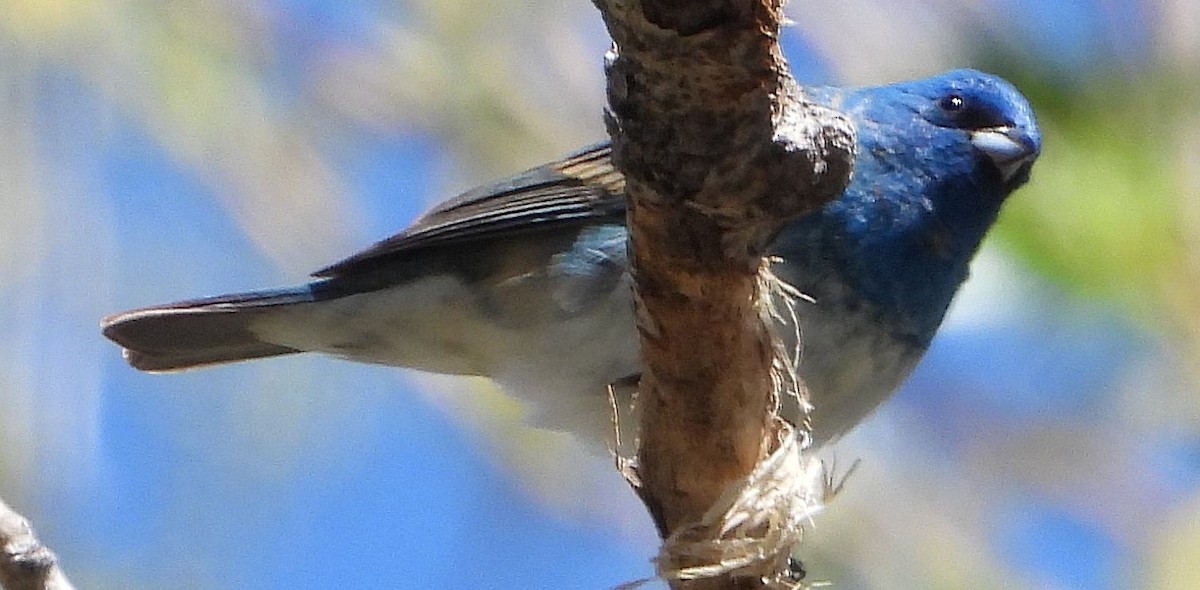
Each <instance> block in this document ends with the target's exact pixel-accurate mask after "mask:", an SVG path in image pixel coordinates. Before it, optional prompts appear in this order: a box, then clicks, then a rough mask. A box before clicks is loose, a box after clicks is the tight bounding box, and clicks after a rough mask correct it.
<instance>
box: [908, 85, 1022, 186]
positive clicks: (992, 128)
mask: <svg viewBox="0 0 1200 590" xmlns="http://www.w3.org/2000/svg"><path fill="white" fill-rule="evenodd" d="M898 89H900V90H902V91H903V92H905V93H907V94H909V95H910V96H911V98H912V99H913V100H912V101H910V102H909V104H910V105H911V106H913V107H915V108H916V110H917V114H918V115H919V116H920V117H921V118H922V119H924V120H925V121H928V122H929V123H931V124H933V125H935V126H937V127H940V128H944V129H948V130H959V131H962V132H964V133H966V135H967V137H968V138H969V140H970V143H971V145H972V146H973V147H974V149H975V150H977V151H978V153H980V154H982V155H983V156H985V157H986V158H987V160H989V161H990V162H991V164H992V165H993V166H994V167H995V170H996V172H997V173H999V175H1000V179H1001V182H1002V183H1003V184H1004V186H1005V189H1006V190H1007V191H1011V190H1013V189H1015V188H1017V187H1018V186H1020V185H1022V184H1024V183H1025V182H1026V181H1027V180H1029V171H1030V168H1031V167H1032V166H1033V162H1034V160H1036V159H1037V157H1038V154H1040V153H1041V151H1042V134H1041V131H1040V130H1039V129H1038V125H1037V121H1036V119H1035V118H1034V116H1033V108H1032V107H1031V106H1030V105H1029V101H1028V100H1026V99H1025V97H1024V96H1022V95H1021V93H1020V92H1018V91H1017V89H1016V88H1014V87H1013V85H1012V84H1009V83H1008V82H1007V81H1005V80H1003V79H1001V78H998V77H996V76H993V75H990V74H985V73H983V72H979V71H976V70H969V69H962V70H954V71H951V72H947V73H945V74H942V75H940V76H936V77H933V78H927V79H925V80H919V81H916V82H911V83H908V84H904V85H900V86H899V87H898Z"/></svg>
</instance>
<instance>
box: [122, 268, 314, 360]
mask: <svg viewBox="0 0 1200 590" xmlns="http://www.w3.org/2000/svg"><path fill="white" fill-rule="evenodd" d="M314 300H315V299H314V297H313V294H312V291H311V290H310V289H309V288H307V287H302V288H299V289H290V290H281V291H269V292H260V293H243V294H235V295H224V296H221V297H212V298H208V299H197V300H192V301H182V302H179V303H172V304H168V305H162V306H157V307H150V308H146V309H138V310H134V311H129V312H125V313H122V314H117V315H114V316H110V317H107V318H105V319H104V320H103V321H101V328H102V329H103V332H104V336H105V337H107V338H108V339H109V340H112V341H113V342H116V343H117V344H120V345H121V346H122V347H124V348H125V360H127V361H128V362H129V364H130V365H132V366H133V367H134V368H137V369H140V370H142V371H151V372H163V371H179V370H184V369H191V368H196V367H203V366H206V365H214V364H221V363H230V362H236V361H241V360H249V359H255V358H263V357H269V356H278V355H283V354H292V353H296V352H301V351H299V350H296V349H294V348H288V347H286V346H280V345H277V344H272V343H270V342H263V341H262V340H261V339H259V337H258V336H257V335H255V333H254V332H253V331H252V330H251V329H250V325H251V322H253V321H255V320H256V319H258V318H261V317H262V316H263V314H268V313H271V312H272V311H273V310H277V309H279V308H280V307H281V306H290V305H300V304H305V303H309V302H312V301H314Z"/></svg>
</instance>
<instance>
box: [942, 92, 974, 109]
mask: <svg viewBox="0 0 1200 590" xmlns="http://www.w3.org/2000/svg"><path fill="white" fill-rule="evenodd" d="M938 106H940V107H942V110H944V111H946V112H950V113H956V112H958V111H961V110H963V108H965V107H966V106H967V101H965V100H963V97H961V96H959V95H957V94H951V95H950V96H947V97H945V98H943V99H942V100H941V102H939V103H938Z"/></svg>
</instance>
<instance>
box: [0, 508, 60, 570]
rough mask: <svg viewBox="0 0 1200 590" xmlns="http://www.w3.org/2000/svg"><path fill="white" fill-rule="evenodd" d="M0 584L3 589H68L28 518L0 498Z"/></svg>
mask: <svg viewBox="0 0 1200 590" xmlns="http://www.w3.org/2000/svg"><path fill="white" fill-rule="evenodd" d="M0 587H3V588H5V589H6V590H72V588H73V586H71V582H69V581H67V577H66V575H64V574H63V572H62V570H61V569H59V567H58V558H56V557H55V556H54V552H53V551H51V550H50V548H48V547H46V546H44V545H42V544H41V543H39V542H38V540H37V537H35V536H34V534H33V527H31V526H30V525H29V521H28V520H25V518H24V517H22V516H21V515H20V514H17V513H16V512H14V511H13V509H12V508H9V506H8V504H5V503H4V500H0Z"/></svg>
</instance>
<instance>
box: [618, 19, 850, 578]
mask: <svg viewBox="0 0 1200 590" xmlns="http://www.w3.org/2000/svg"><path fill="white" fill-rule="evenodd" d="M594 1H595V4H596V6H597V7H598V8H599V9H600V11H601V13H602V15H603V17H604V21H605V24H606V25H607V27H608V30H609V34H610V35H611V36H612V39H613V43H614V46H613V49H612V50H611V51H610V53H609V54H608V56H607V60H606V70H607V75H608V101H609V110H608V112H607V113H606V123H607V126H608V130H609V134H610V135H611V136H612V140H613V154H614V160H615V162H616V165H617V167H618V168H619V169H620V170H621V171H622V172H623V173H624V174H625V178H626V194H627V198H628V200H629V213H628V221H629V227H630V244H631V246H630V247H631V260H632V269H633V275H634V281H635V297H634V299H635V305H636V306H637V317H638V322H639V325H638V328H639V331H640V334H641V346H642V358H643V372H642V382H641V386H640V392H639V395H638V405H639V407H640V413H641V416H642V417H641V424H640V427H639V432H640V447H639V451H638V457H637V462H636V465H635V467H634V470H635V471H636V482H635V485H636V486H638V491H639V494H640V495H641V496H642V499H643V501H644V502H645V503H646V506H647V508H648V509H649V511H650V513H651V515H652V517H653V518H654V521H655V523H656V525H657V527H658V530H659V533H660V535H661V536H662V537H663V538H664V539H669V538H670V537H671V536H672V535H674V534H677V533H679V532H680V531H683V530H694V529H695V528H696V524H697V523H700V522H702V521H703V520H704V519H705V516H706V514H709V513H710V512H711V511H712V509H713V508H714V507H716V506H718V501H719V500H720V499H721V498H722V495H728V494H727V493H728V492H729V490H731V489H732V488H734V487H736V486H738V485H739V484H743V483H744V482H745V481H746V478H747V477H748V476H749V475H750V474H751V473H752V471H753V470H754V469H755V467H756V465H759V464H760V463H761V462H763V461H764V460H765V459H766V458H767V457H768V455H770V454H771V453H772V452H773V451H775V450H776V448H777V447H778V446H779V442H780V441H781V440H782V439H781V437H780V433H779V428H780V422H779V421H778V420H776V419H774V413H773V412H774V409H775V407H776V405H777V402H778V399H779V398H778V396H779V395H782V394H783V392H781V391H778V390H777V389H778V387H779V386H780V384H781V383H782V382H783V380H782V379H779V376H778V375H777V374H776V373H774V372H773V368H778V367H779V366H780V364H778V363H779V362H780V361H779V360H777V359H776V355H775V351H776V346H775V345H774V342H773V340H772V336H771V334H770V332H769V331H768V329H767V324H766V323H765V321H764V320H765V313H764V311H763V310H764V309H765V299H764V297H765V296H766V294H765V293H764V285H765V284H766V282H765V281H764V280H762V275H761V271H762V270H763V269H764V268H765V264H766V263H765V262H764V260H763V254H764V252H765V249H766V247H767V245H768V244H769V243H770V241H771V239H772V238H773V237H774V236H775V235H776V234H777V233H778V232H779V231H780V230H781V229H782V228H783V226H784V225H785V224H786V223H788V222H789V221H791V220H793V219H795V218H796V217H798V216H800V215H803V214H805V213H807V212H810V211H812V210H814V209H815V208H817V207H820V206H821V205H823V204H824V203H826V202H828V201H829V200H831V199H833V198H836V197H837V196H838V195H840V194H841V192H842V190H843V189H844V188H845V184H846V182H847V181H848V178H849V173H850V169H851V166H852V163H853V146H854V130H853V126H852V125H851V124H850V122H849V121H848V120H847V119H845V118H844V117H843V116H842V115H841V114H840V113H837V112H836V111H831V110H828V109H825V108H822V107H818V106H816V105H813V104H811V103H809V102H807V101H806V100H805V98H804V95H803V92H802V91H801V89H800V87H799V86H798V84H797V83H796V81H795V80H794V79H793V78H792V76H791V74H790V72H789V70H788V67H787V63H786V61H785V60H784V58H783V55H782V52H781V50H780V47H779V44H778V37H779V28H780V22H781V20H782V18H783V12H782V0H594ZM784 428H786V427H784ZM685 560H686V559H685ZM684 565H687V564H684ZM694 565H696V566H703V565H705V564H694ZM776 567H783V566H780V565H778V564H776ZM660 571H661V559H660ZM776 573H778V574H780V576H783V575H785V574H786V572H776ZM726 574H728V572H726ZM763 579H764V576H758V575H756V576H754V577H753V578H748V577H736V576H733V575H721V576H717V577H712V578H707V579H700V580H693V581H684V580H681V579H675V580H674V581H672V584H673V585H674V586H675V587H677V588H684V587H686V588H689V589H693V588H754V587H760V586H761V584H763Z"/></svg>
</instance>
